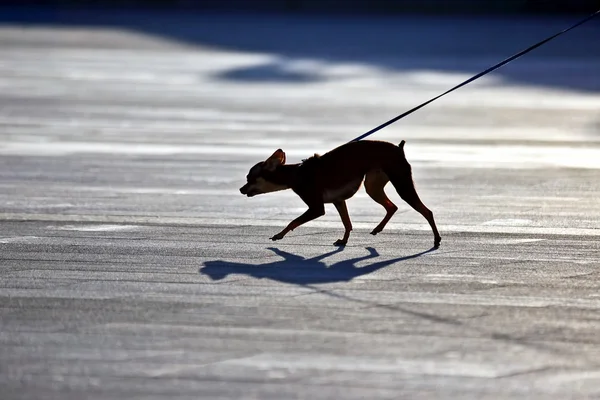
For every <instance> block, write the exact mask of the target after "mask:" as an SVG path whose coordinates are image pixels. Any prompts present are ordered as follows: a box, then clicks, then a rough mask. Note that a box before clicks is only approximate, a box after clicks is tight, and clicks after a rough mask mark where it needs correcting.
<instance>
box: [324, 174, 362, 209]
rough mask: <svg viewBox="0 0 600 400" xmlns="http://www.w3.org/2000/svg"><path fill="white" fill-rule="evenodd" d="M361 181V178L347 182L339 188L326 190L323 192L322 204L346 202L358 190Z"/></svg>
mask: <svg viewBox="0 0 600 400" xmlns="http://www.w3.org/2000/svg"><path fill="white" fill-rule="evenodd" d="M362 181H363V177H360V178H358V179H355V180H353V181H350V182H347V183H345V184H343V185H341V186H337V187H334V188H327V189H325V190H323V202H324V203H335V202H338V201H343V200H347V199H349V198H350V197H352V196H354V194H355V193H356V192H357V191H358V189H359V188H360V184H361V183H362Z"/></svg>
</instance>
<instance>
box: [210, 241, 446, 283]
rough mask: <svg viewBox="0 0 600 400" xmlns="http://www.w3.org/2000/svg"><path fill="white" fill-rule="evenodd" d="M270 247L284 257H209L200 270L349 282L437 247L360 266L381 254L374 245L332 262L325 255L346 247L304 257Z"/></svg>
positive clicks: (213, 273) (288, 279) (219, 274)
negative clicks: (265, 259) (235, 259)
mask: <svg viewBox="0 0 600 400" xmlns="http://www.w3.org/2000/svg"><path fill="white" fill-rule="evenodd" d="M269 250H271V251H273V252H274V253H275V254H277V255H278V256H280V257H283V260H277V261H273V262H270V263H265V264H259V265H255V264H245V263H236V262H229V261H221V260H216V261H207V262H205V263H204V267H202V268H201V269H200V273H201V274H204V275H207V276H209V277H210V278H211V279H212V280H220V279H223V278H225V277H227V276H228V275H230V274H241V275H246V276H251V277H253V278H256V279H271V280H274V281H279V282H284V283H291V284H295V285H302V286H307V285H313V284H321V283H334V282H349V281H351V280H353V279H354V278H357V277H360V276H364V275H368V274H371V273H373V272H375V271H377V270H379V269H381V268H385V267H387V266H390V265H392V264H394V263H397V262H401V261H406V260H409V259H411V258H416V257H419V256H422V255H424V254H427V253H430V252H432V251H434V250H435V248H432V249H429V250H426V251H422V252H420V253H416V254H412V255H409V256H405V257H398V258H392V259H389V260H384V261H379V262H374V263H371V264H368V265H366V266H363V267H359V266H357V265H356V264H358V263H359V262H362V261H366V260H371V259H374V258H377V257H379V253H377V250H375V249H374V248H372V247H367V251H368V253H369V254H367V255H365V256H361V257H356V258H351V259H347V260H342V261H338V262H336V263H334V264H331V265H329V266H328V265H327V264H325V263H324V262H323V259H325V258H327V257H329V256H332V255H334V254H336V253H339V252H341V251H342V250H343V247H339V248H336V249H335V250H333V251H331V252H329V253H325V254H321V255H319V256H316V257H312V258H304V257H301V256H299V255H296V254H292V253H288V252H286V251H283V250H280V249H277V248H274V247H270V248H269Z"/></svg>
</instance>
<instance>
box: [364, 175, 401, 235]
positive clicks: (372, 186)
mask: <svg viewBox="0 0 600 400" xmlns="http://www.w3.org/2000/svg"><path fill="white" fill-rule="evenodd" d="M389 180H390V179H389V178H388V176H387V175H386V174H385V172H383V171H381V170H376V171H371V172H368V173H367V177H366V178H365V189H366V191H367V194H368V195H369V196H370V197H371V198H372V199H373V200H375V201H376V202H377V203H379V204H381V205H382V206H383V208H385V211H386V214H385V217H383V219H382V220H381V222H380V223H379V225H377V226H376V227H375V229H373V231H371V235H377V234H378V233H379V232H381V231H382V230H383V228H385V226H386V225H387V223H388V222H389V220H390V219H391V218H392V215H394V213H396V211H397V210H398V207H397V206H396V205H395V204H394V203H392V201H391V200H390V199H389V198H388V197H387V196H386V194H385V191H384V190H383V188H384V187H385V185H387V183H388V182H389Z"/></svg>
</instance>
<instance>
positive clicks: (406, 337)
mask: <svg viewBox="0 0 600 400" xmlns="http://www.w3.org/2000/svg"><path fill="white" fill-rule="evenodd" d="M215 18H216V17H215ZM420 18H421V20H414V19H410V20H402V19H400V20H398V21H395V20H393V19H391V20H390V19H384V21H385V22H384V23H383V22H382V24H379V23H378V20H369V19H362V20H360V23H359V24H358V25H356V26H355V25H353V23H352V21H350V22H348V21H346V20H344V19H336V20H334V22H335V23H332V24H331V26H330V29H331V31H327V35H329V36H323V40H324V42H323V43H308V44H307V43H305V42H302V43H300V42H299V41H298V40H297V39H298V38H299V37H302V34H303V33H304V34H307V32H313V31H311V29H312V28H315V26H317V28H315V29H317V30H318V32H321V33H323V32H325V31H323V29H324V28H323V22H322V20H317V21H320V22H315V21H314V20H312V19H310V18H309V17H303V18H296V19H292V20H291V21H288V23H282V22H281V21H280V20H278V19H277V18H274V17H273V19H269V18H258V19H256V18H255V17H240V16H237V17H223V16H220V17H218V18H217V19H211V18H209V17H206V19H204V20H202V19H201V20H200V21H197V22H198V29H199V30H200V31H202V34H201V35H199V36H194V35H191V36H190V37H188V38H187V40H183V39H182V38H181V37H178V35H173V34H172V30H169V29H168V27H169V26H170V25H169V24H173V21H171V20H167V21H163V23H164V25H165V29H164V31H165V32H170V33H169V34H160V33H158V32H159V31H160V29H156V27H157V26H158V27H160V26H161V21H160V20H158V21H155V23H154V24H151V23H147V24H146V25H143V26H141V27H140V26H138V25H135V24H133V25H131V26H119V24H117V23H112V24H110V25H108V26H102V25H99V26H85V25H84V24H82V25H79V26H73V25H69V24H62V25H60V26H52V25H47V24H46V25H27V26H21V25H18V24H16V23H5V24H3V25H0V42H1V44H2V45H1V47H0V391H1V396H0V397H2V399H3V400H12V399H84V398H85V399H138V398H139V399H142V398H143V399H154V398H155V399H164V398H182V399H183V398H190V399H198V398H203V399H345V400H350V399H435V398H439V399H488V398H489V399H500V398H515V399H523V398H528V399H549V398H554V399H568V398H573V399H582V398H597V397H599V396H600V361H599V360H600V337H599V335H598V332H599V330H600V317H599V314H598V311H599V310H600V292H599V290H598V289H599V287H600V270H599V263H600V252H599V250H600V244H599V241H598V238H599V236H600V229H599V221H600V218H599V217H600V203H599V201H598V198H599V195H600V183H599V180H598V177H599V170H600V92H598V88H600V51H599V49H598V46H597V43H598V40H600V34H599V32H600V28H599V27H598V24H597V23H595V24H591V25H590V26H589V27H586V28H585V29H584V30H583V31H582V32H581V33H577V32H574V33H573V35H572V36H566V37H565V38H561V39H560V41H558V42H557V43H553V44H550V45H549V47H548V48H545V49H544V50H543V51H541V52H540V53H539V54H535V53H534V54H531V55H529V56H527V57H525V58H523V59H521V60H519V61H517V62H515V63H514V64H513V65H509V66H507V67H506V68H507V71H504V72H502V73H499V74H495V75H490V76H489V77H486V78H484V79H482V80H481V81H478V82H477V83H475V84H473V85H471V86H468V87H466V88H464V89H461V91H458V92H456V93H454V94H452V95H451V96H448V97H446V98H444V99H443V100H440V101H439V102H436V103H434V104H433V105H432V106H430V107H428V108H426V109H424V110H422V111H419V112H418V113H416V114H414V115H412V116H411V117H409V118H407V119H406V120H403V121H400V122H398V123H397V124H395V125H393V126H391V127H389V128H387V129H385V130H383V131H381V132H379V133H377V134H376V136H375V137H374V138H375V139H382V140H389V141H392V142H395V143H397V142H400V140H402V139H404V140H406V141H407V143H406V147H405V150H406V154H407V158H408V159H409V161H410V162H411V164H412V166H413V171H414V177H415V181H416V184H417V189H418V191H419V193H420V195H421V197H422V199H423V201H424V202H425V204H427V206H428V207H429V208H431V209H432V210H433V211H434V213H435V216H436V220H437V223H438V227H439V230H440V232H441V234H442V238H443V240H442V246H441V247H440V248H439V249H438V250H434V251H431V249H430V247H431V245H432V243H433V236H432V234H431V232H430V230H429V227H428V225H427V224H426V221H425V220H424V219H423V218H422V217H421V216H420V215H419V214H417V213H416V212H415V211H413V210H412V209H410V208H409V207H408V206H407V205H406V204H404V203H403V202H402V201H401V200H400V199H399V198H398V196H396V195H395V194H391V195H390V197H391V198H392V199H393V200H394V201H395V202H396V204H397V205H398V206H399V211H398V213H397V214H396V215H395V216H394V217H393V219H392V221H391V222H390V224H389V225H388V228H387V229H386V230H385V231H384V232H382V233H381V234H380V235H377V236H371V235H369V232H370V229H372V228H373V226H375V225H376V224H377V223H378V221H379V220H380V219H381V218H382V217H383V214H384V210H383V209H382V208H381V207H380V206H379V205H377V204H375V203H373V202H372V201H371V200H370V199H369V198H368V197H367V195H366V194H365V193H364V191H363V190H361V191H360V192H359V193H358V194H357V195H356V196H355V197H354V198H353V199H351V200H350V201H349V202H348V207H349V212H350V217H351V219H352V221H353V223H354V225H355V228H356V229H355V230H354V231H353V233H352V235H351V237H350V241H349V244H348V246H346V247H345V248H336V247H334V246H332V243H333V242H334V241H335V240H336V239H338V238H339V237H340V235H341V234H342V225H341V222H340V221H339V217H338V216H337V214H336V212H335V209H334V208H333V207H329V206H328V207H327V208H326V212H327V214H326V215H325V216H324V217H323V218H321V219H319V220H317V221H314V222H311V223H309V224H307V225H306V226H303V227H300V228H298V229H297V230H295V231H294V232H292V233H290V234H289V235H288V236H286V237H285V238H284V239H283V240H282V241H278V242H270V241H269V239H268V238H269V237H270V236H272V235H273V234H274V233H276V232H278V231H279V230H281V228H282V227H283V226H285V224H287V223H288V222H289V221H290V220H291V219H293V218H295V217H296V216H298V215H299V214H301V213H302V212H303V211H304V204H303V203H302V201H301V200H300V199H299V198H297V197H296V196H295V195H294V194H293V193H288V192H280V193H274V194H270V195H265V196H258V197H255V198H252V199H248V198H246V197H244V196H242V195H240V194H239V192H238V188H239V187H240V186H241V185H242V184H243V183H244V180H245V175H246V173H247V171H248V169H249V168H250V167H251V166H252V165H253V164H254V163H256V162H257V161H259V160H261V159H264V158H266V157H267V156H269V155H270V154H271V153H272V152H273V151H274V150H275V149H277V148H279V147H281V148H283V149H284V150H285V151H286V153H287V156H288V162H299V161H300V160H301V159H303V158H307V157H309V156H311V155H312V154H313V153H315V152H317V153H323V152H325V151H327V150H329V149H331V148H333V147H335V146H337V145H339V144H342V143H344V142H345V141H347V140H350V139H352V138H353V137H356V136H358V135H359V134H361V133H363V132H364V131H366V130H368V129H370V128H371V127H373V126H375V125H378V124H379V123H381V122H384V121H385V120H387V119H389V118H391V117H393V116H395V115H397V114H399V113H400V112H402V111H404V110H406V109H408V108H410V107H412V106H414V105H416V104H418V103H419V102H421V101H424V100H426V99H428V98H430V97H432V96H434V95H436V94H438V93H440V92H442V91H444V90H446V89H448V88H449V87H451V86H453V85H454V84H456V83H458V82H460V81H462V80H464V79H466V78H467V77H469V76H470V75H472V74H474V73H476V72H478V71H479V70H480V69H481V68H482V67H485V66H487V65H489V64H492V63H493V62H496V61H499V60H501V59H503V58H504V57H506V56H508V55H510V53H511V51H508V53H507V49H513V50H514V51H518V50H520V49H521V48H522V47H524V45H526V44H529V43H524V42H523V41H524V40H530V38H533V37H537V38H539V39H541V38H542V37H543V36H544V35H545V34H549V33H552V31H553V30H555V29H556V28H558V27H565V26H566V24H567V23H568V20H557V19H548V20H541V19H535V20H531V21H529V20H527V19H515V20H514V21H512V22H511V21H506V20H502V19H490V20H489V21H483V22H482V21H481V20H480V19H469V18H462V19H457V20H452V19H447V20H443V21H442V22H443V23H442V24H440V19H439V18H433V19H428V18H426V17H420ZM186 21H187V20H186ZM355 22H356V21H355ZM186 23H188V24H190V25H191V22H190V21H187V22H186ZM203 23H206V24H203ZM511 24H512V25H511ZM407 25H409V26H410V29H409V28H407ZM525 25H526V26H527V28H523V26H525ZM147 26H152V27H153V28H154V29H152V30H149V29H146V28H147ZM182 26H183V28H181V27H180V30H179V31H177V32H179V33H181V32H180V31H181V30H183V31H185V29H184V28H185V27H187V25H182ZM227 26H230V27H238V28H239V29H241V30H242V31H241V32H238V36H237V37H238V39H237V41H236V39H235V38H236V35H235V34H234V33H232V32H228V31H227V29H226V28H225V27H227ZM369 26H373V27H376V32H379V33H381V32H384V31H385V30H386V29H388V31H385V32H387V34H389V35H390V38H391V39H390V40H392V44H389V43H387V42H386V43H380V42H379V41H377V40H375V39H374V37H375V36H374V37H366V36H362V35H356V36H355V37H354V39H353V40H354V42H353V43H354V46H350V45H349V44H348V43H347V41H346V40H345V39H344V36H343V35H342V33H347V32H349V31H353V29H357V30H360V29H364V30H366V31H368V27H369ZM386 27H387V28H386ZM432 27H435V29H436V32H435V35H434V36H435V37H437V38H438V40H439V41H440V48H441V49H443V51H440V52H436V51H435V49H434V48H429V47H427V46H430V45H432V44H434V43H435V40H433V37H429V38H428V36H427V34H428V33H431V31H430V29H433V28H432ZM188 28H189V27H188ZM242 28H243V29H242ZM190 29H191V28H190ZM232 29H233V28H232ZM393 29H398V30H400V31H399V34H400V33H404V34H405V33H406V32H405V31H406V30H410V31H411V32H413V33H414V36H413V38H412V39H411V40H409V39H406V40H402V39H401V38H397V37H396V36H394V31H393ZM486 29H489V30H486ZM511 29H513V30H514V31H515V32H517V33H518V32H521V33H522V35H521V36H520V35H519V34H515V35H514V36H509V35H507V36H502V37H500V36H498V32H505V31H507V30H511ZM582 29H583V28H582ZM244 30H245V31H244ZM272 31H279V32H281V36H280V37H273V36H270V32H272ZM211 32H212V35H211ZM224 32H225V33H224ZM253 32H256V35H257V37H255V36H252V33H253ZM538 32H539V35H538ZM475 33H477V34H475ZM245 35H246V36H245ZM261 35H262V36H261ZM323 35H324V33H323ZM309 37H310V36H309ZM286 38H295V40H296V42H294V41H293V40H292V42H294V43H295V44H296V45H300V44H302V45H303V46H304V47H302V49H301V51H300V50H298V48H297V47H296V50H298V51H297V52H294V51H292V50H290V51H287V52H283V51H282V50H283V49H285V48H286V44H287V41H286ZM375 38H376V37H375ZM419 38H421V39H419ZM422 38H425V39H422ZM466 38H470V39H471V40H472V41H471V42H467V41H465V40H464V39H466ZM213 39H214V40H213ZM313 39H318V38H313ZM492 39H493V40H492ZM521 39H523V41H521ZM257 43H258V44H261V43H262V44H263V46H258V45H257ZM377 43H379V47H377V46H378V45H377ZM394 43H395V44H396V45H397V46H396V45H394ZM456 43H459V44H460V46H459V47H460V48H459V49H457V48H455V47H453V46H454V45H455V44H456ZM493 44H496V45H497V47H494V46H492V45H493ZM401 45H402V46H404V47H402V46H401ZM344 46H345V47H344ZM289 47H290V48H294V46H292V45H291V44H290V46H289ZM329 48H331V57H329V56H328V54H329V53H328V49H329ZM494 48H497V49H499V50H498V51H494ZM419 49H422V50H423V51H420V50H419ZM417 50H419V51H417ZM453 54H454V55H453ZM455 54H460V57H456V56H455ZM388 191H391V190H390V188H388Z"/></svg>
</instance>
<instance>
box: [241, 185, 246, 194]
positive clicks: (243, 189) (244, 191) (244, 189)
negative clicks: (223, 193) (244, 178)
mask: <svg viewBox="0 0 600 400" xmlns="http://www.w3.org/2000/svg"><path fill="white" fill-rule="evenodd" d="M240 193H241V194H246V185H244V186H242V187H241V188H240Z"/></svg>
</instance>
